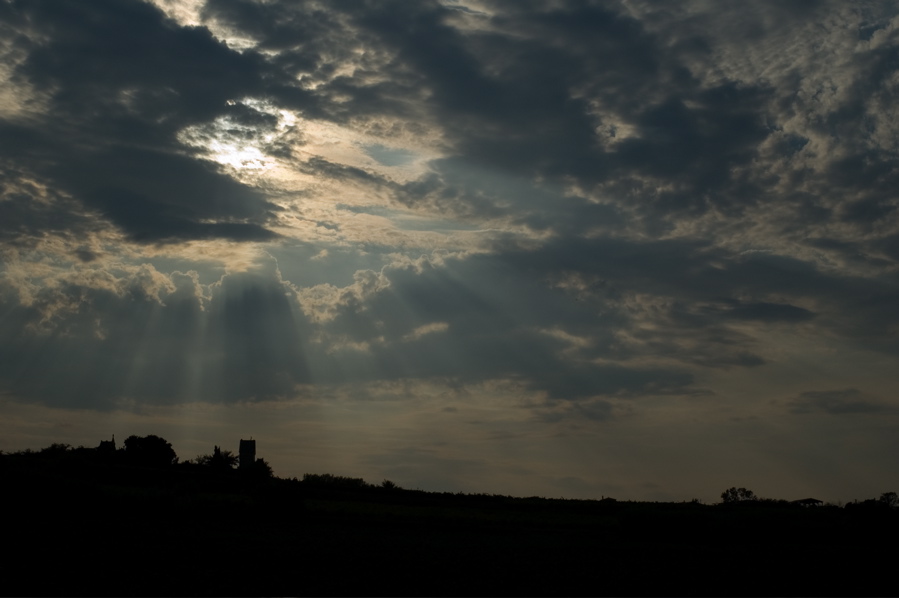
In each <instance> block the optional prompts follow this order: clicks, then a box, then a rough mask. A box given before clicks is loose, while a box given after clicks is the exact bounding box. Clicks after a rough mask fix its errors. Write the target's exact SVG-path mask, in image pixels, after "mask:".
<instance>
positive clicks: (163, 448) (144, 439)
mask: <svg viewBox="0 0 899 598" xmlns="http://www.w3.org/2000/svg"><path fill="white" fill-rule="evenodd" d="M125 457H126V459H127V461H128V462H130V463H132V464H133V465H141V466H144V467H168V466H170V465H174V464H175V463H177V462H178V455H176V454H175V449H173V448H172V445H171V444H169V443H168V442H166V440H165V439H164V438H160V437H159V436H154V435H152V434H151V435H149V436H129V437H128V438H126V439H125Z"/></svg>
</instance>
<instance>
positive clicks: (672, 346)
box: [0, 0, 899, 501]
mask: <svg viewBox="0 0 899 598" xmlns="http://www.w3.org/2000/svg"><path fill="white" fill-rule="evenodd" d="M0 54H2V60H0V256H2V262H0V450H3V451H11V450H18V449H23V448H40V447H43V446H47V445H49V444H50V443H52V442H66V443H70V444H73V445H79V444H84V445H88V446H95V445H96V444H98V443H99V441H100V440H101V439H106V438H109V437H110V436H111V435H112V434H115V435H116V438H117V439H119V440H124V438H125V437H127V436H128V435H130V434H157V435H160V436H163V437H165V438H166V439H167V440H169V441H170V442H172V444H173V446H174V448H175V450H176V451H177V453H178V455H179V457H181V458H182V459H190V458H192V457H194V456H196V455H197V454H200V453H209V452H211V450H212V446H213V445H220V446H223V447H224V448H230V449H231V450H234V451H236V450H237V443H238V440H239V439H240V438H241V437H243V438H248V437H250V436H252V437H254V438H255V439H256V440H257V447H258V454H259V456H261V457H264V458H266V460H268V461H269V462H270V463H271V465H272V466H273V468H274V470H275V473H276V475H279V476H281V477H292V476H297V477H302V475H303V473H307V472H308V473H325V472H328V473H333V474H335V475H347V476H352V477H363V478H365V479H366V480H367V481H370V482H374V483H377V482H380V481H381V480H382V479H385V478H386V479H390V480H392V481H394V482H395V483H397V484H399V485H400V486H403V487H408V488H421V489H424V490H437V491H463V492H490V493H499V494H512V495H520V496H530V495H538V496H553V497H557V496H564V497H569V498H600V497H601V496H610V495H611V496H614V497H616V498H620V499H634V500H689V499H691V498H701V499H703V500H706V501H713V500H716V499H717V498H718V496H719V495H720V493H721V492H722V491H723V490H724V489H725V488H728V487H731V486H744V487H748V488H751V489H752V490H754V491H755V492H756V494H758V495H761V496H767V497H773V498H787V499H798V498H805V497H809V496H813V497H816V498H820V499H823V500H828V501H848V500H853V499H863V498H868V497H874V496H879V494H880V493H882V492H886V491H895V490H899V471H897V468H896V465H895V455H896V454H897V449H899V398H897V396H896V386H897V381H899V374H897V372H899V268H897V265H899V212H897V207H899V192H897V189H899V118H897V108H896V106H897V105H899V103H897V101H896V100H897V95H899V94H897V92H899V6H897V5H896V4H895V3H894V2H874V1H870V2H866V1H853V2H849V1H844V0H839V1H825V0H806V1H801V2H800V1H796V2H774V1H758V2H731V1H721V2H708V1H704V0H675V1H671V2H664V3H662V2H649V1H643V0H620V1H618V2H614V1H608V2H589V1H586V0H585V1H574V0H571V1H568V0H457V1H454V0H415V1H411V0H408V1H398V0H392V1H390V0H385V1H381V2H375V1H367V2H366V1H357V0H354V1H344V0H335V1H329V2H312V1H300V0H290V1H287V0H207V1H203V0H154V1H152V2H145V1H138V0H94V1H92V2H88V3H71V2H63V1H61V0H0Z"/></svg>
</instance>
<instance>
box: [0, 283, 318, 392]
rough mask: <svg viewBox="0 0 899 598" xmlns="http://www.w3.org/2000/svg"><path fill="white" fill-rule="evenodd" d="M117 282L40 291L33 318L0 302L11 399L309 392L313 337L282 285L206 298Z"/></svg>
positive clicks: (191, 288) (241, 286)
mask: <svg viewBox="0 0 899 598" xmlns="http://www.w3.org/2000/svg"><path fill="white" fill-rule="evenodd" d="M117 274H118V277H113V275H111V274H108V273H105V272H102V271H99V270H95V271H93V272H83V273H82V276H80V277H79V278H76V279H72V280H66V281H61V282H60V283H59V284H57V285H55V286H54V287H53V288H44V289H41V290H39V291H38V293H37V296H36V297H34V299H33V301H32V303H31V305H29V306H23V305H20V304H19V301H18V298H16V297H15V296H10V294H7V295H6V296H4V297H3V311H4V313H5V314H7V316H6V317H4V318H3V319H2V321H0V332H2V337H3V338H4V339H7V342H5V343H4V344H3V346H2V348H0V363H2V365H0V380H2V384H3V387H4V388H5V389H7V390H8V391H9V392H11V393H13V395H14V396H16V397H18V398H21V399H27V400H33V401H38V402H44V403H47V404H50V405H54V406H64V407H75V408H83V407H90V408H96V409H109V408H114V407H123V406H127V405H128V401H137V402H139V403H144V402H146V403H162V404H170V403H179V402H190V401H197V400H200V401H208V402H213V403H217V402H233V401H239V400H261V399H271V398H278V397H285V396H292V395H293V393H294V392H295V389H296V386H297V385H298V384H302V383H307V382H309V373H308V370H307V368H306V363H305V356H304V354H303V346H304V343H305V342H308V332H307V331H308V326H307V325H306V324H305V322H304V319H303V316H302V314H301V313H300V312H299V309H298V308H297V306H296V305H295V304H293V305H292V304H291V302H290V300H289V298H288V294H289V289H288V288H286V287H285V286H284V284H283V282H281V281H280V280H279V279H278V278H277V276H276V275H272V274H270V273H269V274H267V275H264V274H256V275H251V274H233V275H227V276H225V277H223V278H222V280H221V281H220V282H219V283H217V284H215V285H212V286H211V287H209V288H208V293H209V295H205V294H204V291H203V289H202V288H201V287H200V286H199V285H198V282H197V280H196V277H195V276H192V275H188V274H181V273H174V274H172V275H170V276H164V275H162V274H160V273H159V272H156V271H155V270H154V269H152V268H151V267H148V266H143V267H140V268H137V269H134V270H131V271H128V272H118V273H117ZM46 372H53V375H46Z"/></svg>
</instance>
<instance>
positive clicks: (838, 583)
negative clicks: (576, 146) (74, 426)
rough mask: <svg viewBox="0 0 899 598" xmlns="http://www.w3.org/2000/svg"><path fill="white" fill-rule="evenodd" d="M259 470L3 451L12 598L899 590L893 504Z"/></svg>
mask: <svg viewBox="0 0 899 598" xmlns="http://www.w3.org/2000/svg"><path fill="white" fill-rule="evenodd" d="M241 474H242V472H240V471H238V470H236V469H215V468H212V467H206V466H202V465H198V464H196V463H179V464H172V463H171V462H169V463H168V464H164V465H162V466H160V465H159V464H158V463H157V464H156V465H154V466H151V465H148V464H147V463H146V462H141V463H134V462H129V461H128V460H125V459H122V458H118V457H117V455H116V454H114V453H109V454H106V455H105V456H103V455H100V454H98V453H97V452H96V451H95V449H66V448H65V447H62V448H61V449H58V450H48V449H45V450H44V451H41V452H35V453H21V454H11V455H2V456H0V476H2V480H3V489H4V492H3V502H4V505H3V506H4V509H3V512H4V513H6V514H7V516H8V517H10V519H11V522H12V523H14V524H15V525H8V526H6V529H7V530H8V533H7V535H6V538H5V544H6V546H8V547H11V548H13V549H14V550H13V555H12V557H11V558H9V559H7V561H6V563H5V564H6V567H5V568H6V573H5V574H4V588H5V590H6V591H5V592H4V593H6V594H26V595H113V594H116V595H260V594H280V595H310V594H311V595H413V594H414V595H459V594H468V595H471V594H476V595H563V594H565V595H570V594H573V595H622V594H623V595H647V594H651V595H662V594H665V595H811V594H814V595H860V594H861V595H875V594H884V593H886V594H891V593H894V592H893V591H890V588H893V587H894V586H893V576H892V556H893V551H892V549H893V538H894V537H895V534H896V532H897V531H899V513H897V512H896V510H895V509H890V508H873V507H872V508H862V507H855V508H837V507H826V506H825V507H814V508H804V507H801V506H797V505H790V504H788V503H783V502H776V501H751V503H748V504H734V505H702V504H698V503H639V502H623V501H615V500H611V499H607V500H601V501H587V500H556V499H544V498H537V497H531V498H514V497H509V496H497V495H485V494H451V493H429V492H422V491H417V490H402V489H398V488H396V487H390V485H389V484H388V485H386V487H382V486H371V485H368V484H366V483H365V482H363V481H362V480H358V479H353V478H341V477H338V476H329V475H324V476H307V477H306V478H305V479H304V480H297V479H291V480H286V479H279V478H275V477H260V476H247V475H241ZM34 571H38V572H39V573H34Z"/></svg>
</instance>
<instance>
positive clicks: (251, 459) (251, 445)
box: [239, 438, 256, 469]
mask: <svg viewBox="0 0 899 598" xmlns="http://www.w3.org/2000/svg"><path fill="white" fill-rule="evenodd" d="M239 454H240V469H249V468H250V467H253V465H254V464H255V463H256V441H255V440H252V439H250V440H244V439H243V438H241V439H240V451H239Z"/></svg>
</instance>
